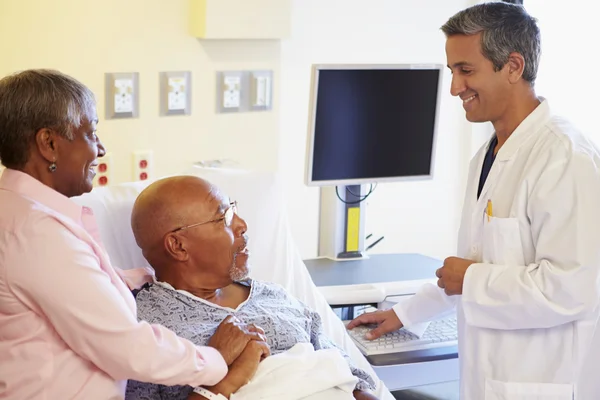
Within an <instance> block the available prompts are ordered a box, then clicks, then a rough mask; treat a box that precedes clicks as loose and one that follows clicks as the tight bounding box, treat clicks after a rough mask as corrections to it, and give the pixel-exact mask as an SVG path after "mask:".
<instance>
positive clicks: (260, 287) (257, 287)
mask: <svg viewBox="0 0 600 400" xmlns="http://www.w3.org/2000/svg"><path fill="white" fill-rule="evenodd" d="M251 283H252V287H253V289H252V290H253V291H254V292H255V293H262V294H263V295H267V294H276V295H280V296H290V297H291V295H290V293H289V292H288V291H287V289H285V288H284V287H283V286H282V285H280V284H279V283H275V282H270V281H262V280H256V279H253V280H251Z"/></svg>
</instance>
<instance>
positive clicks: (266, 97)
mask: <svg viewBox="0 0 600 400" xmlns="http://www.w3.org/2000/svg"><path fill="white" fill-rule="evenodd" d="M272 104H273V71H251V72H250V109H251V110H252V111H260V110H270V109H271V108H272Z"/></svg>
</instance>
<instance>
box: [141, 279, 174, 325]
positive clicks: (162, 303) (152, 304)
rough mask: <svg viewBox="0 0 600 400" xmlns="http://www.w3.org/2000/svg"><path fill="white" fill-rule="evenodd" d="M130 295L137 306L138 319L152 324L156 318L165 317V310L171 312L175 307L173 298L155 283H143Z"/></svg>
mask: <svg viewBox="0 0 600 400" xmlns="http://www.w3.org/2000/svg"><path fill="white" fill-rule="evenodd" d="M132 293H133V295H134V297H135V302H136V304H137V310H138V317H139V318H141V319H144V320H147V321H148V322H153V321H152V320H154V319H156V318H157V316H160V315H166V312H165V310H171V311H172V309H173V307H174V305H177V301H176V299H175V297H174V296H173V295H172V294H170V293H168V291H167V290H165V289H163V288H162V287H161V286H160V285H157V284H156V283H145V284H144V285H143V286H142V287H141V288H140V289H139V290H134V291H133V292H132Z"/></svg>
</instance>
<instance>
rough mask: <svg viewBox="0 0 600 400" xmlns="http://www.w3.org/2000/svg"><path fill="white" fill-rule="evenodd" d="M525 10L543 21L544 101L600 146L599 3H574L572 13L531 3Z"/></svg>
mask: <svg viewBox="0 0 600 400" xmlns="http://www.w3.org/2000/svg"><path fill="white" fill-rule="evenodd" d="M524 4H525V8H526V9H527V10H528V11H529V12H530V13H531V14H532V15H533V16H534V17H536V18H537V19H538V23H539V26H540V30H541V35H542V58H541V61H540V69H539V73H538V79H537V81H536V90H537V93H538V95H541V96H544V97H546V98H547V99H548V102H549V104H550V106H551V107H552V108H553V110H554V111H555V112H557V113H559V114H561V115H563V116H565V117H567V118H568V119H570V120H571V121H572V122H573V123H575V124H576V125H577V127H578V128H579V129H581V130H582V131H584V132H585V133H586V134H588V135H589V136H590V137H591V138H592V140H594V141H595V143H596V144H597V145H600V130H598V123H597V121H598V93H600V79H598V71H597V66H598V65H599V64H600V54H599V53H598V51H597V48H596V46H597V43H598V39H600V33H598V27H597V25H598V13H597V12H595V11H594V10H595V8H594V2H589V1H587V0H572V1H569V2H568V6H567V7H566V6H565V2H563V1H559V0H525V2H524Z"/></svg>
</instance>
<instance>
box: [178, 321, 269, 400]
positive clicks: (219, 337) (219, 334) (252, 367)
mask: <svg viewBox="0 0 600 400" xmlns="http://www.w3.org/2000/svg"><path fill="white" fill-rule="evenodd" d="M208 346H210V347H214V348H215V349H217V350H218V351H219V353H221V355H222V356H223V359H224V360H225V363H227V366H228V367H229V370H228V372H227V375H226V376H225V378H223V379H222V380H221V381H220V382H219V383H217V384H216V385H214V386H210V387H206V389H208V390H210V391H211V392H213V393H220V394H222V395H223V396H225V397H227V398H229V396H231V394H232V393H235V392H237V391H238V390H239V389H240V388H241V387H242V386H244V385H246V384H247V383H248V382H250V379H252V377H253V376H254V374H255V373H256V370H257V369H258V365H259V364H260V362H261V361H262V360H264V359H265V358H267V357H268V356H269V355H271V351H270V349H269V345H268V344H267V339H266V337H265V332H264V331H263V330H262V328H260V327H258V326H256V325H254V324H245V323H243V322H242V321H240V320H239V319H238V318H236V317H234V316H232V315H229V316H228V317H227V318H225V319H224V320H223V321H222V322H221V324H219V326H218V327H217V330H216V331H215V333H214V334H213V336H212V337H211V338H210V340H209V341H208ZM191 399H198V400H199V399H204V397H203V396H200V395H198V394H195V393H192V394H191V395H190V396H189V397H188V400H191Z"/></svg>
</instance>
